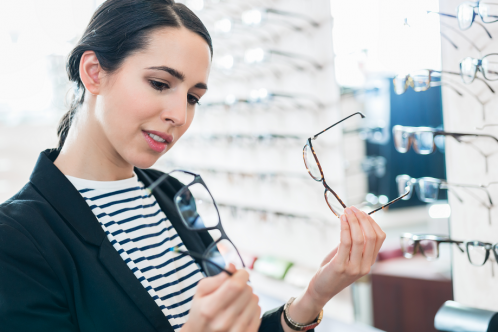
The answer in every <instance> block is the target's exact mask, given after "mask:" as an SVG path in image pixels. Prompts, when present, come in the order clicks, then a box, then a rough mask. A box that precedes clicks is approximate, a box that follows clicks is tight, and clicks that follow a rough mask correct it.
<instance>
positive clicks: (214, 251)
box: [203, 239, 244, 276]
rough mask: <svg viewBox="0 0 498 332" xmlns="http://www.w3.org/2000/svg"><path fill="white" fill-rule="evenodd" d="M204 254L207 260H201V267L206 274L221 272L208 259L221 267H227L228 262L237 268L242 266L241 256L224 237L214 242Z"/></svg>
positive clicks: (213, 274)
mask: <svg viewBox="0 0 498 332" xmlns="http://www.w3.org/2000/svg"><path fill="white" fill-rule="evenodd" d="M204 255H205V258H206V259H207V260H208V261H203V267H204V270H205V271H206V274H207V275H208V276H215V275H217V274H220V273H221V272H222V270H220V269H219V268H218V267H217V266H215V265H213V264H211V263H210V262H209V261H211V262H214V263H215V264H216V265H218V266H219V267H221V268H223V269H227V268H228V266H229V265H230V264H233V265H234V266H235V268H237V269H242V268H244V265H243V263H242V258H241V257H240V256H239V253H238V251H237V249H235V247H234V245H233V244H232V242H230V241H229V240H226V239H222V240H220V241H218V242H216V244H215V245H213V246H212V247H210V248H209V249H208V250H207V251H206V253H205V254H204Z"/></svg>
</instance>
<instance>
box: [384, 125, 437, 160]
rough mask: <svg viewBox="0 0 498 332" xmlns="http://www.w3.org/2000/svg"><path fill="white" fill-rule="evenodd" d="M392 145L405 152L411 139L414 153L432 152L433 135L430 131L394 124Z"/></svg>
mask: <svg viewBox="0 0 498 332" xmlns="http://www.w3.org/2000/svg"><path fill="white" fill-rule="evenodd" d="M393 137H394V147H395V148H396V151H398V152H399V153H406V152H408V150H409V149H410V145H411V142H412V141H413V149H414V150H415V152H416V153H418V154H422V155H427V154H431V153H433V152H434V148H435V137H434V132H432V131H427V130H426V131H424V130H418V131H412V130H409V129H408V128H406V127H403V126H395V127H394V129H393Z"/></svg>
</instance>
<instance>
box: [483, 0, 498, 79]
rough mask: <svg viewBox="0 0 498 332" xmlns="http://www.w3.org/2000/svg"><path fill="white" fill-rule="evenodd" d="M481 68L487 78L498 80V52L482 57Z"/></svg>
mask: <svg viewBox="0 0 498 332" xmlns="http://www.w3.org/2000/svg"><path fill="white" fill-rule="evenodd" d="M497 7H498V6H497ZM481 70H482V74H483V76H484V78H486V79H487V80H490V81H496V80H498V54H489V55H486V56H485V57H484V58H482V61H481Z"/></svg>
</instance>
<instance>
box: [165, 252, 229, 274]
mask: <svg viewBox="0 0 498 332" xmlns="http://www.w3.org/2000/svg"><path fill="white" fill-rule="evenodd" d="M170 251H173V252H176V253H177V254H180V255H182V256H190V257H192V258H195V259H198V260H201V261H205V262H208V263H210V264H212V265H214V266H216V267H217V268H218V269H220V270H222V271H224V272H226V273H227V274H228V275H230V276H232V275H233V273H232V272H230V271H228V270H225V269H224V268H222V267H221V266H219V265H218V264H216V263H215V262H213V261H211V260H209V259H207V258H205V257H203V256H202V255H199V254H197V253H195V252H192V251H186V250H181V249H179V248H178V247H173V248H170Z"/></svg>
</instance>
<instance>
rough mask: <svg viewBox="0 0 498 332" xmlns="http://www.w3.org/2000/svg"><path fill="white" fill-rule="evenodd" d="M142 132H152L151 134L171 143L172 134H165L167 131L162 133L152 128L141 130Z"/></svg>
mask: <svg viewBox="0 0 498 332" xmlns="http://www.w3.org/2000/svg"><path fill="white" fill-rule="evenodd" d="M143 132H145V133H146V134H149V133H150V134H153V135H156V136H159V137H161V138H162V139H163V140H165V141H166V143H168V144H169V143H171V142H173V136H172V135H170V134H167V133H163V132H160V131H154V130H143Z"/></svg>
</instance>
